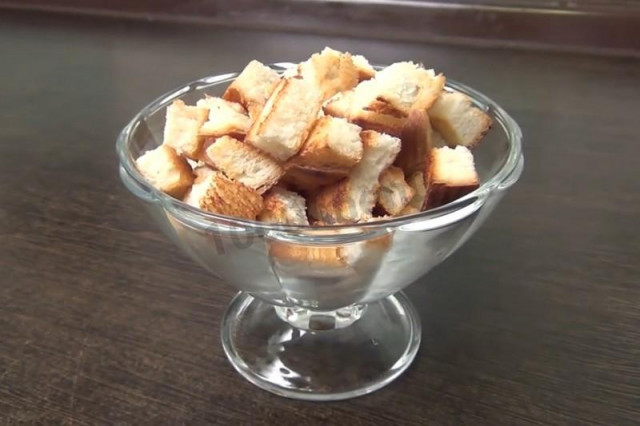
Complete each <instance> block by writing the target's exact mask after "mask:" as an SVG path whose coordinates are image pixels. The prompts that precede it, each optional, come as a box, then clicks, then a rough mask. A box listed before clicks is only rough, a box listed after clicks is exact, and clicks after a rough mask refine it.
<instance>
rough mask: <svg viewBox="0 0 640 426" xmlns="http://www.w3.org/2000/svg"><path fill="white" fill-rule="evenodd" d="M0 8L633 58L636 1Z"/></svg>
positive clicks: (639, 37)
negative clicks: (583, 52) (578, 51)
mask: <svg viewBox="0 0 640 426" xmlns="http://www.w3.org/2000/svg"><path fill="white" fill-rule="evenodd" d="M0 7H5V8H15V9H30V10H42V11H50V12H60V13H72V14H100V15H115V16H119V17H128V18H138V19H145V20H170V21H182V22H184V21H192V22H201V23H215V24H218V25H229V26H234V27H250V28H256V29H275V30H288V31H292V30H293V31H303V32H307V33H308V32H318V33H322V34H333V35H341V36H353V37H367V38H380V39H386V40H390V39H394V40H403V41H408V40H412V41H420V42H425V41H444V42H450V43H462V44H468V43H475V44H484V45H510V46H513V45H514V44H515V45H518V47H531V48H544V49H554V50H558V49H561V50H562V49H565V50H571V51H576V50H580V51H589V52H598V53H602V52H605V53H613V54H622V55H634V56H636V55H638V52H639V51H640V25H639V24H638V23H639V22H640V20H639V18H640V1H639V0H457V1H453V2H452V1H446V0H235V1H228V0H187V1H173V0H155V1H154V0H112V1H108V2H107V1H103V0H18V1H16V0H0Z"/></svg>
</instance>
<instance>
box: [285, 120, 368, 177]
mask: <svg viewBox="0 0 640 426" xmlns="http://www.w3.org/2000/svg"><path fill="white" fill-rule="evenodd" d="M361 130H362V129H361V128H360V127H359V126H356V125H355V124H351V123H349V122H348V121H347V120H345V119H342V118H335V117H330V116H324V117H321V118H319V119H318V120H317V121H316V124H315V126H314V127H313V130H312V131H311V133H310V134H309V137H308V138H307V141H306V142H305V144H304V145H303V147H302V149H301V150H300V152H299V153H298V155H297V156H296V157H294V158H292V162H293V163H295V164H296V165H299V166H302V167H312V168H319V169H343V170H345V171H346V172H348V171H349V170H350V169H351V168H352V167H353V166H355V165H356V164H357V163H358V162H359V161H360V159H362V139H360V131H361Z"/></svg>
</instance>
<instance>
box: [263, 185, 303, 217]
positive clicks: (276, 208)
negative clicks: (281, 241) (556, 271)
mask: <svg viewBox="0 0 640 426" xmlns="http://www.w3.org/2000/svg"><path fill="white" fill-rule="evenodd" d="M258 220H259V221H261V222H270V223H281V224H286V225H308V224H309V219H307V202H306V200H305V199H304V197H302V196H301V195H299V194H297V193H295V192H293V191H288V190H286V189H284V188H279V187H276V188H272V189H271V190H270V191H269V192H268V193H267V194H266V195H265V197H264V210H262V212H260V214H259V215H258Z"/></svg>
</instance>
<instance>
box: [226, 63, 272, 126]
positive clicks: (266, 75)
mask: <svg viewBox="0 0 640 426" xmlns="http://www.w3.org/2000/svg"><path fill="white" fill-rule="evenodd" d="M279 81H280V76H279V75H278V73H277V72H276V71H274V70H272V69H271V68H269V67H267V66H265V65H263V64H262V63H260V62H258V61H251V62H249V64H248V65H247V66H246V67H245V68H244V70H243V71H242V72H241V73H240V75H238V77H236V79H235V80H234V81H233V83H231V84H230V85H229V87H228V88H227V90H226V91H225V92H224V95H223V96H222V97H223V98H224V99H226V100H228V101H231V102H237V103H239V104H241V105H242V106H244V107H245V109H246V110H247V111H249V116H250V117H251V118H252V119H256V118H257V117H258V116H259V115H260V111H262V108H263V107H264V105H265V104H266V103H267V99H269V96H271V94H272V93H273V90H274V89H275V87H276V86H277V84H278V82H279Z"/></svg>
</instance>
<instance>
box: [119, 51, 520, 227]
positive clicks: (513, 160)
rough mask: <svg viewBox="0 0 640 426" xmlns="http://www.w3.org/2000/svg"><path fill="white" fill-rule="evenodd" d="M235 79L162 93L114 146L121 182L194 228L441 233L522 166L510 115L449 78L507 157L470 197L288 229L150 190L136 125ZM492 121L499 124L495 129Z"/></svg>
mask: <svg viewBox="0 0 640 426" xmlns="http://www.w3.org/2000/svg"><path fill="white" fill-rule="evenodd" d="M267 66H269V67H270V68H273V69H274V70H276V71H278V72H279V73H283V72H284V71H286V70H288V69H291V68H292V67H295V66H297V64H294V63H289V62H277V63H271V64H267ZM385 67H386V66H384V65H374V68H375V69H377V70H380V69H383V68H385ZM239 74H240V72H232V73H222V74H217V75H213V76H209V77H203V78H200V79H197V80H193V81H191V82H189V83H187V84H183V85H181V86H179V87H177V88H175V89H173V90H170V91H168V92H166V93H164V94H163V95H161V96H160V97H158V98H157V99H155V100H154V101H152V102H150V103H149V104H147V105H146V106H145V107H144V108H142V109H141V110H140V111H139V112H138V113H137V114H135V115H134V117H133V118H132V119H131V120H130V121H129V123H128V124H127V125H126V126H125V127H124V128H123V129H122V131H121V132H120V134H119V135H118V138H117V142H116V151H117V154H118V159H119V164H120V170H121V177H122V179H123V180H124V179H126V178H129V179H133V180H134V182H135V184H136V186H137V187H138V188H142V190H143V191H144V193H145V194H148V195H150V196H151V200H150V201H158V202H160V203H161V204H162V205H163V207H165V208H166V209H168V210H171V211H172V212H173V213H175V214H177V215H178V216H182V215H184V214H187V215H191V216H192V217H193V218H196V220H197V222H199V223H202V222H201V221H202V220H204V221H205V222H207V224H208V225H223V226H225V225H226V226H233V227H240V228H243V229H247V228H250V229H254V230H266V231H269V230H281V231H313V232H322V231H324V230H329V231H331V230H345V229H349V228H357V229H358V230H364V229H367V228H379V227H399V226H402V225H406V224H408V223H411V224H414V223H416V222H419V223H420V224H421V225H426V224H427V222H429V221H433V222H434V223H433V225H434V226H432V227H431V226H429V227H428V228H440V227H442V226H445V225H448V224H451V223H455V222H458V221H459V220H462V219H463V218H464V217H467V216H468V215H470V214H473V213H474V212H475V211H477V210H478V209H479V208H480V207H482V205H483V204H484V201H485V200H486V198H487V197H488V195H489V194H490V193H491V192H492V191H494V190H496V189H506V188H508V187H510V186H511V185H513V184H514V183H515V182H516V181H517V180H518V178H519V177H520V174H521V172H522V168H523V166H524V157H523V154H522V131H521V129H520V127H519V126H518V124H517V123H516V121H515V120H514V119H513V118H512V117H511V115H509V113H507V112H506V111H505V110H504V109H503V108H502V107H501V106H500V105H498V104H497V103H496V102H494V101H493V100H492V99H491V98H489V97H488V96H486V95H484V94H483V93H481V92H479V91H477V90H475V89H473V88H471V87H469V86H467V85H465V84H463V83H459V82H457V81H455V80H452V79H449V78H447V80H446V84H445V90H448V91H458V92H461V93H464V94H466V95H468V96H469V97H470V98H471V100H472V102H473V104H474V105H475V106H476V107H478V108H480V109H482V110H483V111H485V112H489V111H492V112H493V117H492V118H494V123H493V126H495V125H496V124H500V125H501V126H502V128H503V130H504V131H505V133H506V135H507V139H508V143H509V153H508V154H507V158H506V159H505V161H504V163H503V164H502V166H501V167H500V169H499V170H498V171H497V172H495V173H494V174H493V176H491V177H490V178H489V179H487V180H486V181H485V182H483V183H482V184H481V185H480V186H479V187H478V188H477V189H475V190H474V191H472V192H470V193H469V194H466V195H465V196H463V197H460V198H459V199H457V200H455V201H453V202H451V203H448V204H446V205H444V206H440V207H438V208H435V209H430V210H426V211H422V212H418V213H413V214H409V215H404V216H399V217H393V218H389V219H382V220H373V221H368V222H362V223H347V224H334V225H323V226H313V225H286V224H274V223H266V222H259V221H257V220H251V219H242V218H237V217H232V216H226V215H221V214H217V213H212V212H208V211H205V210H201V209H199V208H197V207H194V206H191V205H188V204H186V203H184V202H183V201H182V200H178V199H176V198H173V197H171V196H170V195H168V194H165V193H164V192H162V191H160V190H158V189H156V188H155V187H153V186H152V185H151V184H150V183H149V182H148V181H147V180H146V179H145V178H144V177H143V176H142V174H141V173H140V172H139V171H138V169H137V167H136V166H135V159H134V158H133V155H132V154H131V152H130V150H129V141H130V139H131V135H132V134H133V131H134V130H135V129H136V127H137V126H138V125H139V124H140V123H142V122H144V120H145V117H146V116H148V115H150V114H152V113H155V112H157V111H158V110H160V109H161V108H164V107H165V106H166V105H168V104H169V103H170V102H172V101H173V100H175V99H176V98H178V97H180V96H182V95H184V94H186V93H189V92H193V91H196V90H203V89H206V88H209V87H214V86H219V85H221V84H224V83H227V82H230V81H232V80H233V79H235V77H237V76H238V75H239ZM496 121H497V122H498V123H496ZM123 171H124V172H126V175H123V174H122V172H123ZM126 183H127V182H125V184H126ZM127 186H128V187H129V189H131V187H130V186H129V185H127ZM132 192H133V191H132ZM136 192H137V191H136ZM134 195H137V196H138V197H140V195H138V194H134ZM469 206H471V208H470V209H469V208H466V207H469ZM462 210H464V211H465V212H466V213H465V214H463V215H462V216H461V214H460V213H462ZM193 215H195V216H193ZM190 222H192V221H190Z"/></svg>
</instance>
